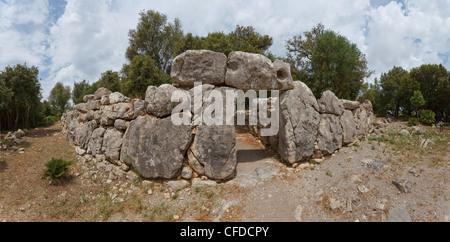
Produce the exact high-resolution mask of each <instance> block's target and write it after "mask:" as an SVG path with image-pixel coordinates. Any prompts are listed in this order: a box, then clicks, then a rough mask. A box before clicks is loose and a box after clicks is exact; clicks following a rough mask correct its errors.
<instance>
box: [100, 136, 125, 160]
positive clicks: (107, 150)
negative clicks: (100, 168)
mask: <svg viewBox="0 0 450 242" xmlns="http://www.w3.org/2000/svg"><path fill="white" fill-rule="evenodd" d="M121 147H122V132H120V131H118V130H115V129H108V130H106V132H105V135H104V137H103V144H102V151H103V152H104V154H105V156H106V159H108V160H109V161H111V162H115V161H118V160H119V158H120V150H121Z"/></svg>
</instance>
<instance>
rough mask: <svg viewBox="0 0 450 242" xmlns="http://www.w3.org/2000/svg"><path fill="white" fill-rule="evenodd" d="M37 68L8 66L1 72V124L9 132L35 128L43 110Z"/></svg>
mask: <svg viewBox="0 0 450 242" xmlns="http://www.w3.org/2000/svg"><path fill="white" fill-rule="evenodd" d="M38 74H39V70H38V68H37V67H35V66H32V67H28V66H27V65H26V64H24V65H20V64H18V65H16V66H14V67H11V66H7V67H6V68H5V70H4V71H2V72H0V92H1V94H2V95H1V98H0V122H1V123H2V125H0V126H1V127H6V128H7V129H9V130H12V129H18V128H29V127H35V126H36V125H37V123H38V122H39V119H40V115H41V112H40V111H41V110H40V99H41V97H42V95H41V85H40V83H39V79H38Z"/></svg>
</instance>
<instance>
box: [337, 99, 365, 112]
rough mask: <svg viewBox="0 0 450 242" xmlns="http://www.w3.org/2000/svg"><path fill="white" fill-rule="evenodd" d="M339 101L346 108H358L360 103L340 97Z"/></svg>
mask: <svg viewBox="0 0 450 242" xmlns="http://www.w3.org/2000/svg"><path fill="white" fill-rule="evenodd" d="M341 102H342V104H343V105H344V108H345V109H346V110H355V109H357V108H359V106H361V103H359V102H357V101H349V100H345V99H341Z"/></svg>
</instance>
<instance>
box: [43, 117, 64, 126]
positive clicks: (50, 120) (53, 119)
mask: <svg viewBox="0 0 450 242" xmlns="http://www.w3.org/2000/svg"><path fill="white" fill-rule="evenodd" d="M59 119H60V118H58V117H56V116H46V117H44V118H43V120H42V122H41V123H39V126H42V127H49V126H52V125H54V124H55V123H57V122H58V121H59Z"/></svg>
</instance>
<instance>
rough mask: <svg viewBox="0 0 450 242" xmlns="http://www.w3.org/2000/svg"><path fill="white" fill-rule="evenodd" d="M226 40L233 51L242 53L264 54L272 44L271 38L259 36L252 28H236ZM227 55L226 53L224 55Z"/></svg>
mask: <svg viewBox="0 0 450 242" xmlns="http://www.w3.org/2000/svg"><path fill="white" fill-rule="evenodd" d="M228 38H229V40H230V43H231V46H232V50H233V51H244V52H249V53H255V54H266V53H267V51H268V50H269V48H270V46H272V44H273V39H272V37H270V36H268V35H261V34H259V33H258V32H256V31H255V28H254V27H252V26H247V27H243V26H239V25H237V26H236V29H235V30H234V31H232V32H231V33H230V34H229V35H228ZM226 54H228V53H226Z"/></svg>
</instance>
